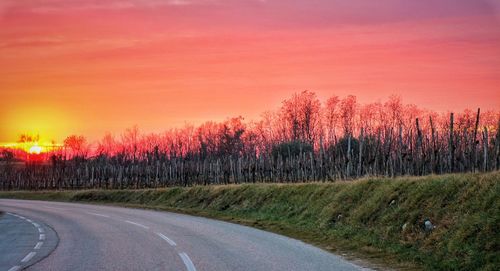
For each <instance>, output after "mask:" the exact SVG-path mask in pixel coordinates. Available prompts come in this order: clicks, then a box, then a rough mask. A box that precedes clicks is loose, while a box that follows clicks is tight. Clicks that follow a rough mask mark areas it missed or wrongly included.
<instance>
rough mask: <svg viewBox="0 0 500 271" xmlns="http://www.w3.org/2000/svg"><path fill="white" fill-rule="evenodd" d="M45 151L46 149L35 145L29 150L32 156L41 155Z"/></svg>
mask: <svg viewBox="0 0 500 271" xmlns="http://www.w3.org/2000/svg"><path fill="white" fill-rule="evenodd" d="M43 151H44V149H43V148H42V147H40V146H38V145H33V146H31V148H30V149H29V151H28V152H29V153H30V154H40V153H42V152H43Z"/></svg>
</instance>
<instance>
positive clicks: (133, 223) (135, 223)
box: [125, 220, 149, 229]
mask: <svg viewBox="0 0 500 271" xmlns="http://www.w3.org/2000/svg"><path fill="white" fill-rule="evenodd" d="M125 222H127V223H129V224H132V225H136V226H139V227H141V228H144V229H149V227H148V226H144V225H142V224H139V223H137V222H133V221H128V220H125Z"/></svg>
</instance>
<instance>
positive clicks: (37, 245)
mask: <svg viewBox="0 0 500 271" xmlns="http://www.w3.org/2000/svg"><path fill="white" fill-rule="evenodd" d="M42 245H43V242H38V243H36V246H35V247H34V249H40V248H41V247H42Z"/></svg>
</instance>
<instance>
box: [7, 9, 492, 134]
mask: <svg viewBox="0 0 500 271" xmlns="http://www.w3.org/2000/svg"><path fill="white" fill-rule="evenodd" d="M375 2H376V3H375ZM304 89H309V90H313V91H316V92H317V93H318V95H319V96H320V98H322V99H323V98H327V97H329V96H331V95H334V94H335V95H339V96H345V95H347V94H354V95H357V96H358V100H359V101H361V102H372V101H378V100H385V98H387V97H388V96H389V95H391V94H398V95H400V96H401V97H402V98H403V100H404V101H405V102H409V103H415V104H417V105H419V106H421V107H425V108H429V109H435V110H440V111H444V110H448V109H449V110H462V109H463V108H465V107H472V108H476V107H481V108H483V109H499V108H500V4H498V1H494V0H441V1H434V0H432V1H431V0H420V1H414V0H379V1H362V0H350V1H339V0H274V1H273V0H267V1H266V0H241V1H223V0H220V1H217V0H191V1H189V0H123V1H118V0H109V1H98V0H75V1H64V0H50V1H49V0H25V1H18V0H2V1H0V142H3V141H15V140H16V138H17V137H18V135H19V134H20V133H22V132H32V133H36V132H39V133H40V134H41V136H42V138H45V139H55V140H57V141H61V140H62V139H63V138H64V137H65V136H66V135H68V134H72V133H76V134H83V135H86V136H88V137H89V138H90V139H97V138H100V137H101V136H102V135H103V134H104V132H106V131H110V132H112V133H115V134H119V133H120V132H121V131H123V130H124V129H125V128H127V127H130V126H132V125H134V124H138V125H139V127H140V128H141V129H142V130H143V131H163V130H166V129H167V128H169V127H175V126H180V125H183V124H184V123H185V122H188V123H194V124H197V123H200V122H202V121H205V120H223V119H225V118H227V117H230V116H237V115H242V116H244V117H246V118H247V119H255V118H258V116H259V115H260V113H262V112H263V111H265V110H269V109H274V108H276V107H278V106H279V105H280V101H281V100H282V99H284V98H286V97H288V96H289V95H291V93H293V92H297V91H301V90H304Z"/></svg>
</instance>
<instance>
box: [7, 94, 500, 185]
mask: <svg viewBox="0 0 500 271" xmlns="http://www.w3.org/2000/svg"><path fill="white" fill-rule="evenodd" d="M499 127H500V112H495V111H486V112H483V111H481V110H480V109H477V111H472V110H469V109H467V110H464V111H462V112H458V113H453V112H447V113H437V112H434V111H430V110H424V109H420V108H418V107H417V106H415V105H412V104H404V103H403V102H402V101H401V99H400V98H399V97H397V96H392V97H390V98H389V99H388V100H387V101H385V102H383V103H382V102H376V103H369V104H361V103H359V102H358V101H357V99H356V97H355V96H347V97H344V98H339V97H337V96H333V97H331V98H329V99H328V100H327V101H326V102H325V103H322V102H321V101H320V100H319V99H318V97H317V96H316V94H315V93H314V92H311V91H303V92H300V93H296V94H294V95H293V96H292V97H290V98H288V99H286V100H284V101H283V103H282V105H281V107H280V108H279V109H278V110H276V111H269V112H265V113H263V114H262V117H261V118H260V119H259V120H256V121H250V122H245V121H244V119H243V118H242V117H236V118H230V119H227V120H226V121H223V122H213V121H209V122H206V123H204V124H202V125H199V126H196V127H195V126H193V125H186V126H185V127H183V128H175V129H170V130H168V131H166V132H164V133H160V134H154V133H153V134H146V133H141V132H140V130H139V129H138V128H137V127H136V126H135V127H132V128H129V129H126V130H125V131H124V133H123V134H121V135H120V136H119V137H118V138H117V137H115V136H113V135H112V134H109V133H108V134H106V135H105V136H104V137H103V138H102V139H101V140H99V141H98V142H96V143H94V144H89V143H88V142H87V140H86V138H85V137H83V136H78V135H71V136H69V137H67V138H66V140H65V141H64V147H63V148H60V149H57V150H54V151H52V152H51V153H50V159H49V162H48V163H44V164H29V163H28V164H26V165H24V166H19V165H17V166H16V165H15V164H14V163H12V162H10V161H12V159H11V158H12V156H11V155H9V154H7V153H8V151H6V150H4V151H3V155H2V156H3V159H2V160H3V166H2V167H1V169H2V172H1V174H0V178H1V185H0V189H4V190H13V189H87V188H103V189H129V188H156V187H166V186H179V185H181V186H190V185H210V184H233V183H263V182H307V181H333V180H349V179H353V178H359V177H363V176H388V177H395V176H402V175H417V176H419V175H426V174H443V173H451V172H476V171H492V170H498V169H499V166H500V129H499Z"/></svg>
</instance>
